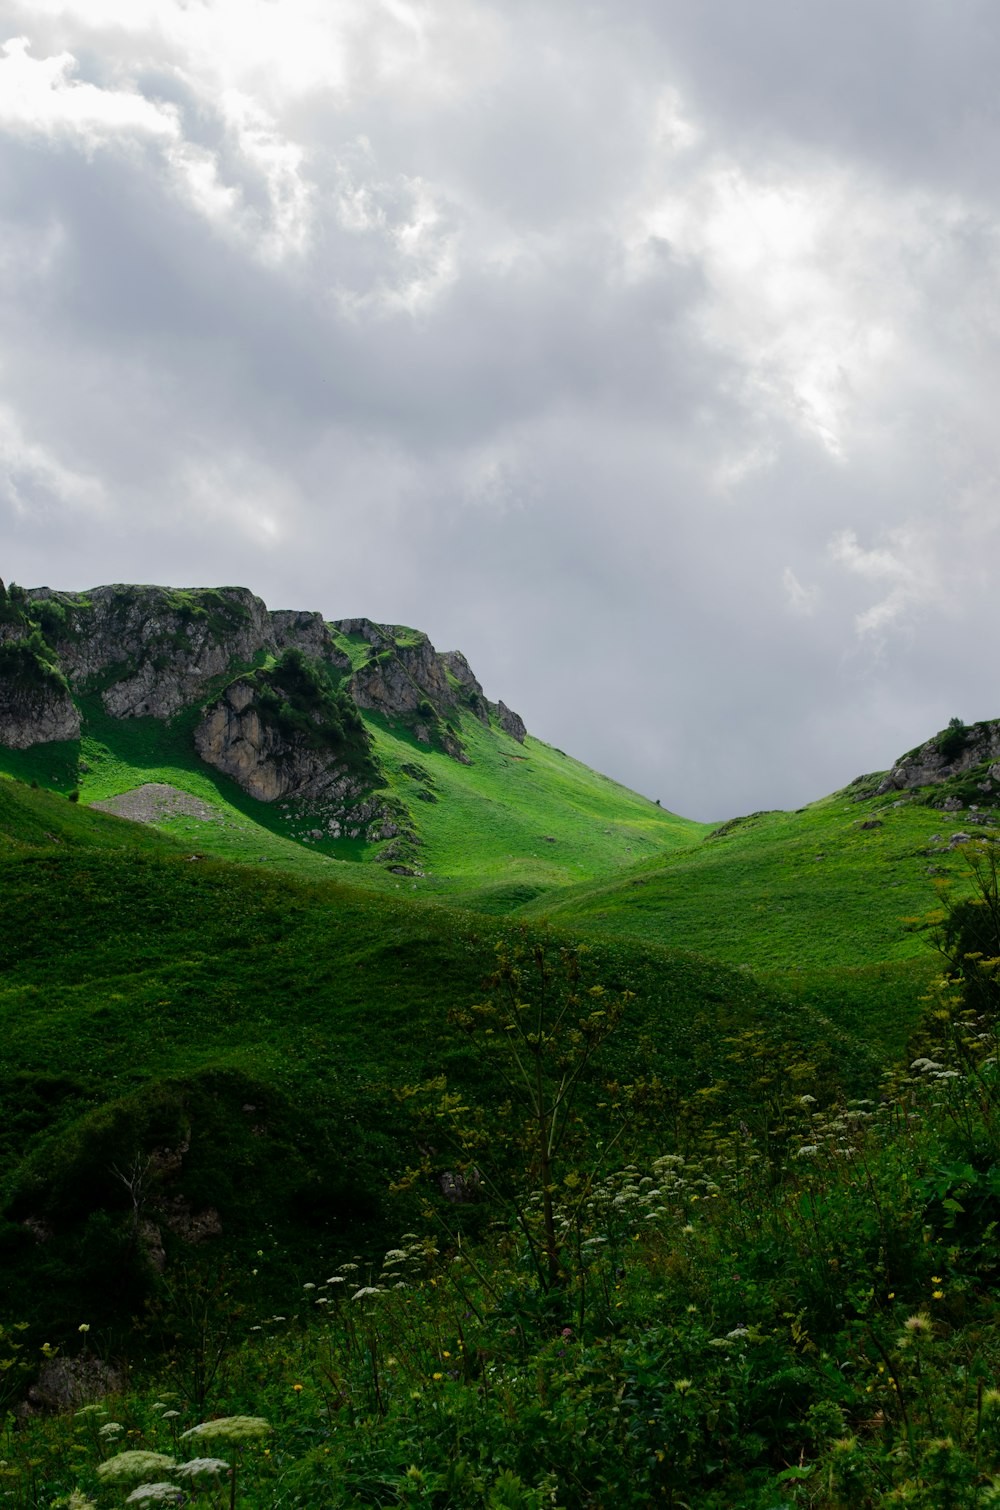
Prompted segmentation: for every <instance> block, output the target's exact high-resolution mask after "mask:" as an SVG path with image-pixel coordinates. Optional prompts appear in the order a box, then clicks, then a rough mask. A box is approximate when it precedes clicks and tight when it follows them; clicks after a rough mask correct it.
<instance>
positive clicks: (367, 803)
mask: <svg viewBox="0 0 1000 1510" xmlns="http://www.w3.org/2000/svg"><path fill="white" fill-rule="evenodd" d="M95 706H96V707H97V708H98V709H99V710H100V711H101V712H103V713H104V714H106V715H108V716H110V717H112V718H115V719H133V718H154V719H159V720H164V721H166V720H172V719H176V718H177V717H178V716H179V715H184V716H185V717H186V718H190V717H191V715H194V718H193V722H192V723H191V728H192V733H191V735H190V737H191V738H192V740H193V743H194V748H195V750H196V751H197V753H198V754H199V756H200V757H201V759H202V760H204V761H205V762H206V763H207V764H209V765H211V766H213V767H214V768H215V769H217V770H219V771H221V772H224V773H225V774H226V775H227V776H230V777H231V778H232V779H233V780H234V781H236V782H237V783H238V784H239V785H240V786H241V787H242V788H243V790H244V791H246V792H247V793H249V794H250V795H251V796H252V797H255V798H256V799H257V800H258V801H261V802H268V803H272V802H280V803H282V804H289V803H290V804H297V805H298V808H299V809H300V810H301V811H308V812H310V813H311V814H314V815H315V818H316V821H317V822H318V823H320V825H321V828H320V829H319V830H317V832H322V833H325V834H332V835H334V836H338V837H339V836H341V835H348V836H350V837H355V838H358V837H360V838H364V839H368V840H370V841H381V840H384V839H398V838H400V837H401V836H402V837H405V836H406V834H407V831H408V824H407V817H406V814H405V813H403V812H401V811H400V809H399V805H398V803H395V804H394V803H392V802H390V801H388V800H387V799H386V797H385V794H384V792H383V793H382V795H381V796H380V795H379V793H380V790H381V789H382V788H383V787H384V781H383V779H382V774H381V772H380V770H379V768H378V764H377V761H376V759H375V756H374V754H373V751H372V746H371V741H370V739H369V737H368V735H367V733H366V730H365V726H364V723H363V721H362V718H361V710H363V711H364V712H368V713H374V714H378V715H380V716H382V717H384V718H386V719H388V720H389V721H390V722H391V723H393V724H397V725H401V726H403V727H404V728H405V729H406V730H407V731H408V732H409V733H410V734H411V735H412V737H414V738H415V739H416V740H418V741H419V742H421V743H424V744H428V745H435V746H437V747H438V748H439V749H441V750H443V751H444V752H445V753H446V754H448V755H450V756H452V757H453V758H454V759H456V760H459V761H466V762H467V761H468V758H469V757H468V754H467V752H466V750H465V747H464V745H463V741H462V737H461V730H460V721H461V716H462V715H463V714H464V713H465V712H467V711H468V712H471V713H472V714H473V715H474V716H475V718H477V719H478V720H479V722H480V723H482V724H484V725H485V726H487V727H490V726H491V723H492V726H493V727H495V728H496V729H497V730H498V731H500V732H501V733H506V734H508V735H510V736H511V737H512V738H514V739H517V740H520V741H523V740H524V737H525V728H524V724H523V722H522V720H521V719H520V718H519V717H518V715H517V714H516V713H512V712H511V711H510V710H509V709H508V708H507V707H506V706H505V705H504V704H503V703H496V704H492V703H489V702H487V699H486V696H485V694H484V692H483V689H482V687H481V686H480V684H479V682H478V680H477V679H476V677H475V675H474V674H473V671H472V668H471V667H470V666H469V663H468V661H467V660H466V658H465V656H464V655H462V654H461V652H460V651H449V652H446V653H444V654H440V653H439V652H438V651H437V650H435V648H434V646H433V645H432V644H431V642H430V640H429V639H428V638H427V636H426V635H425V634H421V633H420V632H419V631H416V630H412V629H406V628H402V627H400V626H398V625H387V624H377V623H375V622H374V621H372V620H370V619H342V620H339V621H336V622H333V623H327V622H325V621H324V619H323V618H322V616H321V615H320V614H318V613H313V612H306V611H299V610H278V611H273V612H272V611H269V610H268V608H267V607H266V605H265V604H264V603H263V602H262V600H261V599H260V598H258V597H256V596H255V595H254V594H253V593H251V592H250V591H249V590H248V589H247V588H245V587H221V588H193V589H184V590H181V589H174V588H165V587H153V586H130V585H113V586H106V587H97V588H93V589H91V590H90V591H87V592H83V593H76V592H62V591H56V590H54V589H52V588H49V587H38V588H31V589H29V590H27V591H25V590H24V589H21V588H16V587H13V586H12V587H11V589H10V591H9V592H8V591H7V590H5V589H4V587H3V584H2V583H0V745H7V746H9V747H12V748H17V749H27V748H30V747H31V746H33V745H37V744H43V743H48V742H52V741H71V740H75V739H78V738H79V737H80V732H81V715H82V717H83V719H84V722H85V721H86V718H87V716H88V708H94V707H95Z"/></svg>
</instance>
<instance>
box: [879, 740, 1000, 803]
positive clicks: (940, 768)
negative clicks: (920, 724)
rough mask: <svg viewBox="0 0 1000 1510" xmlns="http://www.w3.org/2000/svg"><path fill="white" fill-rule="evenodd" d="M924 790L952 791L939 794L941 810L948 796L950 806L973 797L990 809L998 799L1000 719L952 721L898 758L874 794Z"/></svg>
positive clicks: (999, 793) (999, 794)
mask: <svg viewBox="0 0 1000 1510" xmlns="http://www.w3.org/2000/svg"><path fill="white" fill-rule="evenodd" d="M927 786H935V787H948V788H952V787H953V788H954V789H955V790H954V792H950V793H949V794H947V795H944V794H943V801H942V803H941V805H942V806H943V805H944V803H945V802H946V801H948V800H949V796H950V800H951V805H953V806H961V805H962V801H961V795H962V794H964V795H965V796H966V797H968V796H970V795H972V794H973V793H975V794H978V795H979V797H980V799H981V801H982V805H984V806H992V805H993V801H994V798H995V797H996V796H1000V719H990V720H987V721H985V722H982V723H976V724H968V725H966V724H963V723H962V722H961V721H960V720H959V719H953V720H952V722H951V723H950V724H949V726H948V728H947V729H942V731H941V732H940V733H939V734H935V735H934V737H933V739H928V740H927V741H926V743H924V744H922V745H919V746H918V747H917V748H916V749H914V750H909V751H907V753H906V754H905V755H902V756H900V758H899V759H898V760H897V761H896V762H895V764H894V765H893V767H892V770H891V771H889V772H888V773H887V774H886V775H885V776H884V777H883V779H882V781H881V782H880V784H879V786H878V788H877V790H878V792H879V793H880V794H882V793H886V792H893V791H909V790H913V789H915V788H918V787H927ZM959 789H961V793H960V790H959ZM966 789H968V790H966Z"/></svg>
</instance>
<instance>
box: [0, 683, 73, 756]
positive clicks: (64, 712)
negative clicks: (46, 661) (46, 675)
mask: <svg viewBox="0 0 1000 1510" xmlns="http://www.w3.org/2000/svg"><path fill="white" fill-rule="evenodd" d="M79 737H80V714H79V711H78V710H77V707H76V705H75V703H74V702H73V699H72V698H71V697H70V695H69V692H68V691H67V689H66V687H64V686H62V685H61V684H60V683H59V682H57V681H56V680H55V679H45V680H43V681H39V682H37V683H35V684H30V685H25V684H22V683H20V682H18V681H15V680H12V679H6V678H3V677H0V744H5V745H7V746H8V748H10V749H12V750H28V749H31V747H32V746H33V745H41V744H48V743H49V742H50V741H51V740H58V739H79Z"/></svg>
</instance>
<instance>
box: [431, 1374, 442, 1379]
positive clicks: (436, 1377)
mask: <svg viewBox="0 0 1000 1510" xmlns="http://www.w3.org/2000/svg"><path fill="white" fill-rule="evenodd" d="M431 1378H432V1379H443V1378H444V1374H431Z"/></svg>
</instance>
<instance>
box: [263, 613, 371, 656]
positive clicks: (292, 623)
mask: <svg viewBox="0 0 1000 1510" xmlns="http://www.w3.org/2000/svg"><path fill="white" fill-rule="evenodd" d="M270 620H271V626H270V627H271V635H272V637H273V640H274V646H275V649H276V650H279V651H280V650H288V649H291V648H292V647H294V648H295V649H298V650H302V651H304V652H305V654H306V655H308V656H311V657H312V658H313V660H316V661H329V662H330V663H331V665H334V666H336V667H337V669H338V670H339V671H350V669H351V661H350V657H349V656H346V655H345V654H344V652H343V651H342V650H341V649H339V648H338V646H337V644H336V643H335V641H334V638H333V635H332V634H331V633H330V631H329V629H328V628H327V626H326V623H325V622H324V619H323V615H322V614H319V613H299V612H297V611H296V610H295V609H288V608H279V609H276V610H275V611H274V612H273V613H272V614H271V615H270Z"/></svg>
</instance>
